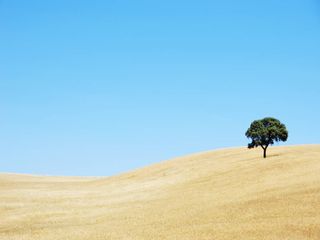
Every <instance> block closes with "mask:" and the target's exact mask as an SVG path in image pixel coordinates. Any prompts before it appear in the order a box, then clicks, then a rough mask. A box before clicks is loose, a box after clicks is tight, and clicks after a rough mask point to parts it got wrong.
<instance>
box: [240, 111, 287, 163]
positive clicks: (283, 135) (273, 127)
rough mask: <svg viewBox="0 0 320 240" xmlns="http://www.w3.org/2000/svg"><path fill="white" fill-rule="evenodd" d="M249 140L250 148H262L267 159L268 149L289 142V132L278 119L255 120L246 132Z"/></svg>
mask: <svg viewBox="0 0 320 240" xmlns="http://www.w3.org/2000/svg"><path fill="white" fill-rule="evenodd" d="M246 136H247V138H251V140H252V141H251V143H249V144H248V148H254V147H259V146H260V147H262V149H263V157H264V158H266V157H267V148H268V147H269V146H270V145H272V144H274V143H275V142H279V141H283V142H285V141H287V139H288V131H287V128H286V126H285V125H284V124H283V123H281V122H280V121H279V120H278V119H275V118H271V117H267V118H264V119H261V120H255V121H253V122H252V123H251V125H250V128H249V129H248V130H247V132H246Z"/></svg>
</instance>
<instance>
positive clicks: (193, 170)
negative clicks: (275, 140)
mask: <svg viewBox="0 0 320 240" xmlns="http://www.w3.org/2000/svg"><path fill="white" fill-rule="evenodd" d="M268 153H269V157H268V158H267V159H263V158H262V157H261V149H256V150H248V149H246V148H235V149H224V150H217V151H210V152H205V153H200V154H194V155H190V156H186V157H181V158H176V159H173V160H169V161H163V162H160V163H157V164H154V165H152V166H148V167H145V168H142V169H138V170H135V171H132V172H129V173H125V174H121V175H118V176H113V177H107V178H80V177H40V176H28V175H14V174H0V239H1V240H18V239H19V240H30V239H33V240H34V239H37V240H41V239H46V240H47V239H48V240H51V239H52V240H53V239H54V240H56V239H68V240H73V239H74V240H75V239H77V240H81V239H90V240H98V239H99V240H100V239H101V240H102V239H123V240H131V239H132V240H136V239H147V240H149V239H159V240H160V239H161V240H162V239H177V240H188V239H192V240H202V239H206V240H219V239H246V240H248V239H264V240H269V239H270V240H271V239H290V240H295V239H317V240H318V239H320V145H305V146H289V147H272V148H270V150H269V152H268Z"/></svg>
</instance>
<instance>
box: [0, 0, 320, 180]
mask: <svg viewBox="0 0 320 240" xmlns="http://www.w3.org/2000/svg"><path fill="white" fill-rule="evenodd" d="M319 43H320V3H319V1H316V0H313V1H311V0H305V1H301V0H299V1H297V0H290V1H289V0H283V1H278V0H277V1H276V0H271V1H253V0H252V1H250V0H244V1H236V0H227V1H201V0H200V1H166V0H162V1H113V0H110V1H97V0H95V1H73V0H68V1H62V0H57V1H40V0H38V1H36V0H30V1H21V0H20V1H19V0H16V1H9V0H2V1H1V0H0V114H1V115H0V172H19V173H32V174H48V175H99V176H102V175H113V174H117V173H119V172H124V171H127V170H130V169H133V168H138V167H141V166H144V165H147V164H150V163H152V162H157V161H160V160H164V159H168V158H171V157H175V156H180V155H185V154H188V153H193V152H198V151H204V150H211V149H216V148H222V147H232V146H246V144H247V143H248V140H247V139H246V137H245V136H244V133H245V131H246V130H247V128H248V127H249V125H250V123H251V121H252V120H254V119H259V118H262V117H265V116H273V117H276V118H279V119H280V120H281V121H282V122H284V123H285V124H286V125H287V127H288V130H289V134H290V135H289V140H288V142H287V143H286V144H304V143H320V134H319V133H320V126H319V122H320V111H319V104H320V96H319V93H320V44H319Z"/></svg>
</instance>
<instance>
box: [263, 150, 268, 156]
mask: <svg viewBox="0 0 320 240" xmlns="http://www.w3.org/2000/svg"><path fill="white" fill-rule="evenodd" d="M266 157H267V148H263V158H266Z"/></svg>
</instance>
